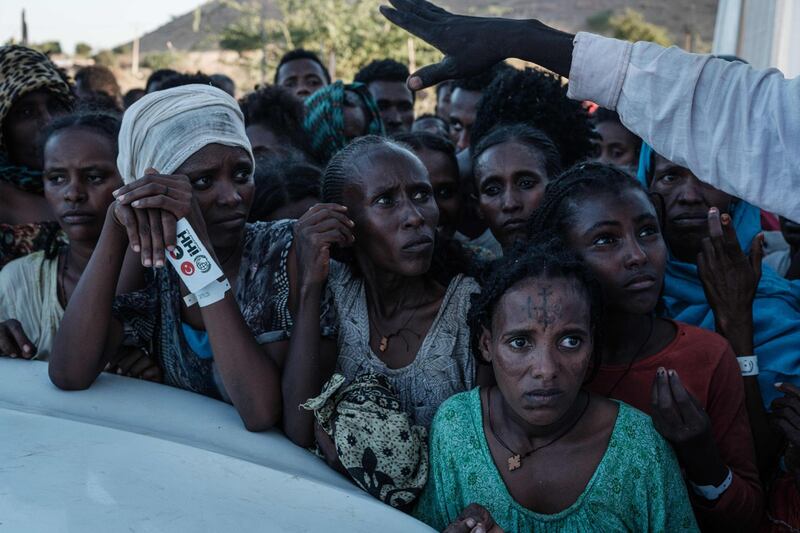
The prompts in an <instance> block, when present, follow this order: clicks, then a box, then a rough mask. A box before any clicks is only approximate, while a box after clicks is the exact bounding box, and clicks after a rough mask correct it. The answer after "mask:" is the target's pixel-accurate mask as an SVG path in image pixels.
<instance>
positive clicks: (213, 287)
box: [183, 279, 231, 307]
mask: <svg viewBox="0 0 800 533" xmlns="http://www.w3.org/2000/svg"><path fill="white" fill-rule="evenodd" d="M230 288H231V284H230V282H229V281H228V280H227V279H224V280H222V281H217V280H214V281H212V282H211V283H209V284H208V285H206V286H205V287H203V288H202V289H200V290H199V291H197V292H193V293H190V294H187V295H186V296H184V297H183V301H184V302H186V307H191V306H193V305H194V304H199V305H200V307H206V306H207V305H211V304H214V303H217V302H218V301H220V300H222V299H223V298H225V293H226V292H228V289H230Z"/></svg>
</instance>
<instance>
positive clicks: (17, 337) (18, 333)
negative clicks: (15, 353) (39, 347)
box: [6, 319, 36, 359]
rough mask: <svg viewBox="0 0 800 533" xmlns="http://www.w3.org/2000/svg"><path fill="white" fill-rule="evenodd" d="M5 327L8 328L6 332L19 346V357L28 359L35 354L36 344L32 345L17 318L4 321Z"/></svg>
mask: <svg viewBox="0 0 800 533" xmlns="http://www.w3.org/2000/svg"><path fill="white" fill-rule="evenodd" d="M6 327H7V328H8V332H9V333H10V334H11V336H12V337H13V338H14V342H15V343H16V345H17V346H18V347H19V348H21V350H20V351H19V356H20V357H22V358H23V359H30V358H32V357H33V356H35V355H36V345H34V344H33V342H31V340H30V339H29V338H28V336H27V335H26V334H25V330H23V328H22V324H20V323H19V321H18V320H13V319H12V320H8V321H6Z"/></svg>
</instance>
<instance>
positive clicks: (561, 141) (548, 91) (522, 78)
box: [471, 68, 596, 168]
mask: <svg viewBox="0 0 800 533" xmlns="http://www.w3.org/2000/svg"><path fill="white" fill-rule="evenodd" d="M520 122H522V123H525V124H528V125H531V126H534V127H536V128H538V129H540V130H542V131H543V132H545V133H546V134H547V136H548V137H550V139H552V141H553V143H554V144H555V145H556V147H557V148H558V151H559V153H560V154H561V163H562V166H563V167H564V168H568V167H571V166H572V165H574V164H576V163H579V162H581V161H584V160H585V159H587V158H588V157H589V156H590V155H591V154H592V153H593V151H594V147H593V145H592V142H591V139H592V138H594V137H595V136H596V134H595V133H594V130H593V128H592V125H591V123H590V121H589V116H588V115H587V113H586V111H585V110H584V109H583V107H581V104H580V103H579V102H575V101H573V100H570V99H569V98H567V88H566V86H565V85H563V84H562V79H561V78H560V77H558V76H556V75H553V74H549V73H545V72H542V71H540V70H536V69H532V68H527V69H525V70H515V69H511V70H506V71H503V72H502V73H501V74H499V75H498V76H497V77H496V78H495V79H494V81H493V82H492V84H491V85H490V86H489V88H488V89H486V91H485V92H484V97H483V99H482V100H481V103H480V105H479V106H478V112H477V114H476V116H475V123H474V124H473V125H472V130H471V136H472V146H477V145H478V144H479V143H480V141H481V139H482V138H483V137H484V136H485V135H487V134H488V133H489V131H490V130H491V129H492V128H494V127H495V126H497V125H498V124H514V123H520Z"/></svg>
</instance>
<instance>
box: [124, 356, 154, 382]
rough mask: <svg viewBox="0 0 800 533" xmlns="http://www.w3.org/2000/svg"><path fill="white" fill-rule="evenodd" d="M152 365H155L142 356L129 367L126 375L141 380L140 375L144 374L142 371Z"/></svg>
mask: <svg viewBox="0 0 800 533" xmlns="http://www.w3.org/2000/svg"><path fill="white" fill-rule="evenodd" d="M154 365H155V363H154V362H153V360H152V359H150V358H149V357H147V354H144V355H143V356H142V357H140V358H139V359H137V360H136V361H135V362H134V363H133V364H132V365H131V366H130V368H129V369H128V375H129V376H131V377H134V378H141V377H142V374H144V371H145V370H147V369H149V368H151V367H152V366H154Z"/></svg>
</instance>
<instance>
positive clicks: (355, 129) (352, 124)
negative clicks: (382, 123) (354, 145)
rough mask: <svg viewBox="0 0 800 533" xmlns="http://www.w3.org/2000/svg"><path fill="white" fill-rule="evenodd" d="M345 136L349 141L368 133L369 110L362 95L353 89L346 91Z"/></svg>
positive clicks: (343, 108)
mask: <svg viewBox="0 0 800 533" xmlns="http://www.w3.org/2000/svg"><path fill="white" fill-rule="evenodd" d="M342 112H343V113H344V136H345V138H346V139H347V140H348V141H351V140H353V139H355V138H357V137H363V136H364V135H366V134H367V127H368V123H367V112H366V111H365V110H364V107H363V102H362V100H361V97H360V96H359V95H358V94H357V93H354V92H353V91H345V92H344V105H343V106H342Z"/></svg>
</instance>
